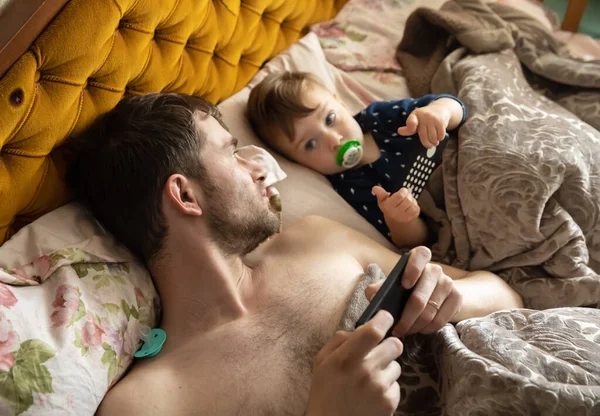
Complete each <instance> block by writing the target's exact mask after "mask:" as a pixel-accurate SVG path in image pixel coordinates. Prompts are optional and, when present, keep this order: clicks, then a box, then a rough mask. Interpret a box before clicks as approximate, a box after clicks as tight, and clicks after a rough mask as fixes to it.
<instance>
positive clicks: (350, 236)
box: [311, 217, 523, 322]
mask: <svg viewBox="0 0 600 416" xmlns="http://www.w3.org/2000/svg"><path fill="white" fill-rule="evenodd" d="M311 221H316V222H318V226H317V227H315V228H317V229H319V230H321V231H322V233H323V238H324V239H326V240H327V246H331V247H342V249H343V250H346V251H347V252H348V253H349V254H350V255H351V256H352V257H354V258H355V259H356V260H357V261H358V262H359V263H360V264H361V265H362V267H363V268H364V269H366V268H367V266H368V265H369V264H371V263H377V264H378V265H379V266H380V267H381V268H382V270H383V272H384V273H385V274H386V275H388V274H389V273H390V272H391V271H392V268H393V267H394V266H395V265H396V263H397V262H398V259H399V258H400V255H399V254H398V253H395V252H393V251H391V250H389V249H387V248H386V247H384V246H382V245H381V244H379V243H377V242H376V241H374V240H372V239H371V238H369V237H367V236H366V235H364V234H362V233H360V232H358V231H356V230H354V229H352V228H350V227H346V226H344V225H342V224H339V223H337V222H335V221H331V220H328V219H325V218H320V217H312V218H311ZM423 252H425V250H422V251H419V252H418V253H419V254H418V255H421V253H423ZM415 254H417V252H415ZM413 264H414V263H413ZM440 266H441V268H442V270H443V272H444V273H445V274H446V275H447V276H449V277H451V278H452V279H453V280H455V282H454V284H455V285H456V288H457V289H458V290H459V292H460V294H461V295H462V298H463V304H462V307H461V309H460V310H459V311H458V313H457V314H456V315H455V316H454V318H453V319H452V322H458V321H461V320H463V319H467V318H475V317H480V316H485V315H488V314H490V313H492V312H495V311H498V310H502V309H510V308H522V307H523V301H522V299H521V296H520V295H519V294H518V293H517V292H515V291H514V290H513V289H512V288H511V287H510V286H509V285H508V284H507V283H506V282H504V280H502V279H501V278H500V277H498V276H496V275H495V274H493V273H490V272H486V271H474V272H467V271H464V270H460V269H457V268H455V267H451V266H447V265H443V264H442V265H440ZM414 274H415V273H414V270H412V271H411V264H409V265H408V266H407V269H406V272H405V277H406V276H407V275H408V276H411V278H412V276H414ZM417 278H418V276H416V277H414V280H415V281H416V279H417ZM405 283H406V282H404V280H403V285H405ZM413 284H414V281H413V282H411V285H410V286H409V287H411V286H412V285H413ZM428 300H429V299H421V301H422V302H423V303H427V301H428Z"/></svg>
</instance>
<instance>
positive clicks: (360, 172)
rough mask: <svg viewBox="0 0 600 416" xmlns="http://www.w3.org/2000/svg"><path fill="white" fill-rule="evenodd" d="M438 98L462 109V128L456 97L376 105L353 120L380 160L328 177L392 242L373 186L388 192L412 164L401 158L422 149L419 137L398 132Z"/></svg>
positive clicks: (429, 96) (387, 102)
mask: <svg viewBox="0 0 600 416" xmlns="http://www.w3.org/2000/svg"><path fill="white" fill-rule="evenodd" d="M440 98H452V99H454V100H456V101H458V103H460V105H461V107H462V108H463V118H462V120H461V122H460V124H459V127H460V125H462V124H463V123H464V121H465V118H466V110H465V106H464V104H463V103H462V102H461V101H460V100H459V99H458V98H456V97H454V96H452V95H448V94H441V95H434V94H428V95H425V96H423V97H421V98H419V99H414V100H413V99H410V98H408V99H405V100H397V101H376V102H374V103H372V104H370V105H369V106H368V107H367V108H365V109H364V110H362V111H361V112H359V113H358V114H356V115H355V116H354V118H355V119H356V121H358V124H359V125H360V127H361V128H362V130H363V133H366V132H371V134H372V135H373V139H375V142H376V143H377V145H378V146H379V149H380V151H381V157H380V158H379V159H378V160H376V161H375V162H373V163H370V164H368V165H363V166H360V167H356V168H352V169H348V170H346V171H344V172H342V173H338V174H335V175H327V179H329V181H330V182H331V184H332V185H333V187H334V189H335V190H336V192H337V193H338V194H340V196H341V197H342V198H344V199H345V200H346V201H347V202H348V203H349V204H350V205H352V207H353V208H354V209H355V210H356V211H357V212H358V213H359V214H361V215H362V216H363V217H365V218H366V219H367V221H369V222H370V223H371V224H372V225H373V226H374V227H375V228H376V229H377V230H378V231H379V232H380V233H381V234H383V235H384V236H386V237H387V238H388V239H390V240H391V235H390V230H389V228H388V226H387V225H386V223H385V220H384V218H383V213H382V212H381V210H380V209H379V206H378V205H377V198H376V197H375V195H373V194H372V193H371V189H373V186H375V185H379V186H381V187H383V188H384V189H385V190H386V191H388V192H391V191H390V190H391V189H392V187H393V186H394V184H395V183H396V181H397V178H398V177H399V176H400V173H401V172H402V169H404V168H406V167H408V168H409V169H410V166H409V164H410V163H411V162H412V161H408V160H406V158H404V157H403V154H404V153H409V150H410V149H412V148H413V146H416V145H419V146H420V145H421V144H420V140H419V136H418V134H415V135H413V136H400V135H399V134H398V132H397V131H398V128H399V127H402V126H405V125H406V119H407V118H408V116H409V115H410V113H411V112H412V111H413V110H415V109H417V108H420V107H425V106H427V105H429V104H431V103H432V102H433V101H435V100H438V99H440Z"/></svg>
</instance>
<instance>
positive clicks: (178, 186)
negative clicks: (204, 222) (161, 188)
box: [165, 173, 202, 216]
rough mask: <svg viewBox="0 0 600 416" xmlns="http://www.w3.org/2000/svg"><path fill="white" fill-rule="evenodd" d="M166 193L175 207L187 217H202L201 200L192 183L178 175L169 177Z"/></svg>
mask: <svg viewBox="0 0 600 416" xmlns="http://www.w3.org/2000/svg"><path fill="white" fill-rule="evenodd" d="M165 193H166V196H167V199H168V201H169V202H170V203H171V204H172V205H173V207H174V208H175V209H176V210H177V211H179V212H181V213H182V214H186V215H198V216H199V215H202V208H201V207H200V200H199V199H198V196H199V195H198V194H197V191H196V190H195V189H194V188H193V186H192V182H191V181H190V180H189V179H188V178H186V177H185V176H183V175H180V174H178V173H176V174H173V175H171V176H169V179H167V183H166V185H165Z"/></svg>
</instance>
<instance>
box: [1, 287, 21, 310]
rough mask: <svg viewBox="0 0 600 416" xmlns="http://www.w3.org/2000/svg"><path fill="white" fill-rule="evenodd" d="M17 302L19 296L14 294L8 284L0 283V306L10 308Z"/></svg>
mask: <svg viewBox="0 0 600 416" xmlns="http://www.w3.org/2000/svg"><path fill="white" fill-rule="evenodd" d="M16 304H17V298H16V297H15V295H13V293H12V291H11V290H10V289H9V288H8V285H5V284H3V283H0V306H4V307H5V308H10V307H12V306H15V305H16Z"/></svg>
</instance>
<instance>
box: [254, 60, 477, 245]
mask: <svg viewBox="0 0 600 416" xmlns="http://www.w3.org/2000/svg"><path fill="white" fill-rule="evenodd" d="M248 118H249V120H250V123H251V124H252V127H253V128H254V130H255V131H256V133H257V134H258V136H259V137H260V138H261V139H263V140H264V141H265V142H266V143H267V144H268V145H270V146H271V147H273V148H274V149H275V150H276V151H278V152H280V153H281V154H283V155H284V156H286V157H287V158H289V159H291V160H292V161H294V162H297V163H300V164H301V165H304V166H306V167H308V168H311V169H313V170H315V171H317V172H320V173H322V174H323V175H325V176H326V177H327V179H328V180H329V181H330V182H331V184H332V185H333V187H334V189H335V190H336V192H337V193H338V194H340V195H341V196H342V197H343V198H344V199H345V200H346V201H347V202H348V203H349V204H350V205H352V207H353V208H354V209H355V210H356V211H357V212H358V213H360V214H361V215H362V216H363V217H364V218H366V219H367V220H368V221H369V222H370V223H371V224H372V225H373V226H375V228H377V230H378V231H379V232H381V233H382V234H383V235H385V236H386V237H387V238H388V239H390V240H391V241H392V242H393V243H394V244H395V245H396V246H398V247H401V248H412V247H415V246H418V245H423V244H426V243H427V240H428V238H427V237H428V235H427V234H428V233H427V226H426V225H425V222H424V221H423V219H422V218H420V209H419V205H418V204H417V201H416V200H415V198H414V197H413V195H412V191H411V189H408V188H407V187H402V188H401V189H399V190H398V191H397V192H395V193H393V194H391V193H390V191H392V189H393V187H394V185H395V184H396V181H397V179H398V178H399V177H400V174H401V173H402V170H403V169H409V168H410V164H412V160H410V161H409V160H406V159H407V155H409V154H410V153H411V151H410V150H411V149H414V146H415V145H418V146H420V145H422V146H424V147H426V148H427V149H430V148H433V147H435V146H437V145H438V144H439V143H440V142H441V141H442V140H443V139H444V137H445V134H446V130H448V131H452V130H455V129H457V128H458V127H460V125H461V124H462V123H463V122H464V120H465V108H464V105H463V103H462V102H461V101H460V100H458V99H457V98H456V97H453V96H451V95H446V94H442V95H433V94H429V95H425V96H423V97H421V98H419V99H403V100H397V101H378V102H374V103H372V104H370V105H369V106H368V107H366V108H365V109H364V110H362V111H360V112H359V113H357V114H355V115H353V114H352V113H351V112H350V110H349V109H348V107H346V105H345V104H344V103H343V102H341V101H340V100H339V99H338V97H337V96H336V95H335V94H333V93H331V92H330V91H329V90H328V89H327V88H326V87H325V86H324V84H323V83H322V82H321V80H319V79H318V78H317V77H316V76H314V75H312V74H310V73H306V72H287V71H283V72H275V73H272V74H269V75H268V76H267V77H266V78H265V79H264V80H263V81H262V82H261V83H260V84H258V85H257V86H256V87H254V88H253V89H252V91H251V93H250V98H249V100H248ZM413 139H414V140H413ZM416 140H420V144H418V143H416ZM403 155H404V156H403ZM407 166H408V167H407Z"/></svg>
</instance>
